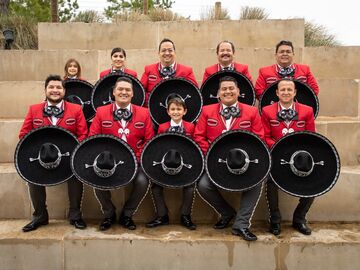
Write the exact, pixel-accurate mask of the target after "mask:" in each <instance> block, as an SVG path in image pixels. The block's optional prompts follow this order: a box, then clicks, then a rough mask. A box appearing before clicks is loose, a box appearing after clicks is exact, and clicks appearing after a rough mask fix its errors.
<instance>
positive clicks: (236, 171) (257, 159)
mask: <svg viewBox="0 0 360 270" xmlns="http://www.w3.org/2000/svg"><path fill="white" fill-rule="evenodd" d="M270 165H271V160H270V153H269V150H268V148H267V146H266V145H265V143H264V142H263V141H262V140H261V139H260V138H259V137H258V136H256V135H255V134H253V133H251V132H248V131H244V130H234V131H228V132H225V133H224V134H222V135H221V136H219V137H218V138H217V139H216V140H215V141H214V142H213V143H212V144H211V145H210V148H209V150H208V152H207V155H206V158H205V168H206V172H207V174H208V176H209V178H210V180H211V181H212V182H213V183H214V184H215V185H216V186H218V187H220V188H222V189H224V190H228V191H243V190H248V189H251V188H252V187H255V186H256V185H258V184H259V183H261V182H262V181H263V180H265V179H266V177H267V176H268V174H269V173H270Z"/></svg>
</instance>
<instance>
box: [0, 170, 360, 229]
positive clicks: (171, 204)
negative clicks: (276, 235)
mask: <svg viewBox="0 0 360 270" xmlns="http://www.w3.org/2000/svg"><path fill="white" fill-rule="evenodd" d="M359 168H360V167H343V168H342V172H341V175H340V178H339V180H338V182H337V184H336V185H335V187H334V188H333V189H332V190H331V191H330V192H328V193H326V194H325V195H323V196H321V197H319V198H316V200H315V202H314V205H313V206H312V208H311V210H310V212H309V214H308V218H309V220H310V221H349V222H352V221H357V222H360V217H359V212H360V204H357V203H354V202H358V201H360V194H359V192H358V190H360V181H358V179H359V177H360V169H359ZM130 190H131V185H130V186H128V187H126V188H125V189H119V190H115V191H112V198H113V201H114V205H115V206H116V208H117V213H118V214H119V212H120V211H121V209H122V206H123V205H124V202H125V200H126V198H127V197H128V196H129V193H130ZM264 192H265V189H263V193H262V197H261V199H260V202H259V204H258V206H257V208H256V211H255V214H254V217H253V220H254V221H259V220H267V218H268V209H267V204H266V201H265V194H264ZM222 194H223V196H224V198H226V200H228V202H229V203H230V204H231V205H232V206H233V207H234V209H238V208H239V205H240V197H241V193H230V192H222ZM279 194H280V196H279V200H280V209H281V211H282V216H283V219H284V220H291V219H292V214H293V211H294V209H295V207H296V204H297V202H298V199H297V198H295V197H292V196H290V195H287V194H285V193H283V192H280V193H279ZM0 198H1V201H2V203H1V204H0V219H4V218H30V217H31V214H32V211H33V210H32V208H31V203H30V200H29V196H28V189H27V185H26V183H25V181H23V180H22V179H21V178H20V177H19V176H18V174H17V172H16V170H15V168H14V165H13V164H1V165H0ZM181 198H182V191H181V190H174V189H172V190H171V189H165V201H166V203H167V206H168V208H169V216H170V222H171V223H175V224H177V223H179V221H180V207H181ZM339 198H342V199H341V200H339ZM9 205H11V207H9ZM47 206H48V210H49V214H50V217H51V218H55V219H65V218H66V217H67V213H68V197H67V185H66V184H62V185H59V186H55V187H50V188H47ZM329 209H331V211H329ZM82 210H83V214H84V218H85V219H98V220H100V219H102V217H103V216H102V213H101V209H100V205H99V203H98V201H97V200H96V198H95V196H94V192H93V189H92V188H90V187H88V186H85V192H84V196H83V203H82ZM154 216H155V212H154V207H153V202H152V199H151V194H150V192H149V193H148V194H147V196H146V198H145V199H144V201H143V202H142V204H141V205H140V207H139V209H138V211H137V213H136V214H135V216H134V220H135V221H136V222H141V223H145V222H148V221H150V220H151V219H152V218H153V217H154ZM217 218H218V216H217V213H216V212H215V211H214V210H213V209H212V208H211V207H210V206H209V205H208V204H207V203H206V202H204V201H203V200H202V199H201V198H200V196H199V195H198V194H196V197H195V201H194V206H193V219H194V221H195V222H196V223H207V224H209V223H210V224H212V223H215V222H216V220H217Z"/></svg>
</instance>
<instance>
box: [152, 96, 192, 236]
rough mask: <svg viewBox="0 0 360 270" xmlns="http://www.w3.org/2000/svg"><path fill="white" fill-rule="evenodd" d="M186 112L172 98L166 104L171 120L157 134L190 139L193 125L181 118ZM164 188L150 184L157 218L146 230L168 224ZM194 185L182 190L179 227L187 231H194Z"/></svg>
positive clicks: (182, 104) (182, 102)
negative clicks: (177, 133) (182, 135)
mask: <svg viewBox="0 0 360 270" xmlns="http://www.w3.org/2000/svg"><path fill="white" fill-rule="evenodd" d="M186 112H187V108H186V104H185V102H184V100H182V99H181V98H180V97H173V98H171V99H170V100H169V102H168V104H167V113H168V115H169V116H170V118H171V120H170V121H169V122H166V123H163V124H161V125H160V126H159V129H158V134H160V133H164V132H179V133H183V134H185V135H187V136H189V137H191V138H192V136H193V133H194V128H195V126H194V124H192V123H189V122H186V121H184V120H183V119H182V118H183V117H184V115H185V114H186ZM163 190H164V188H163V187H162V186H159V185H157V184H155V183H153V184H152V187H151V191H152V194H153V198H154V202H155V206H156V211H157V217H156V218H155V219H154V220H152V221H150V222H149V223H147V224H146V227H148V228H154V227H157V226H160V225H167V224H169V216H168V209H167V207H166V204H165V201H164V194H163ZM194 191H195V185H191V186H187V187H184V188H183V202H182V206H181V219H180V222H181V225H183V226H185V227H186V228H188V229H189V230H195V229H196V225H195V224H194V223H193V222H192V221H191V208H192V204H193V199H194Z"/></svg>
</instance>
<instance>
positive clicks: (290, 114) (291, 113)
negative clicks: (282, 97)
mask: <svg viewBox="0 0 360 270" xmlns="http://www.w3.org/2000/svg"><path fill="white" fill-rule="evenodd" d="M297 118H298V114H297V111H295V110H293V109H284V110H281V111H279V112H278V114H277V120H278V121H280V122H282V121H291V120H297Z"/></svg>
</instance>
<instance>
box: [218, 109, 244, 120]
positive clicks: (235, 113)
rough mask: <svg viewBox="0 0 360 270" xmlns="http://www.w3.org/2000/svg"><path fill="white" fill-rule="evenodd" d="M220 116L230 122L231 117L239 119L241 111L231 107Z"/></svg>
mask: <svg viewBox="0 0 360 270" xmlns="http://www.w3.org/2000/svg"><path fill="white" fill-rule="evenodd" d="M220 114H221V115H222V116H223V117H224V118H225V119H226V120H229V119H230V117H239V116H240V109H239V108H238V107H235V106H230V107H226V108H224V109H223V110H222V111H221V112H220Z"/></svg>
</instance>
